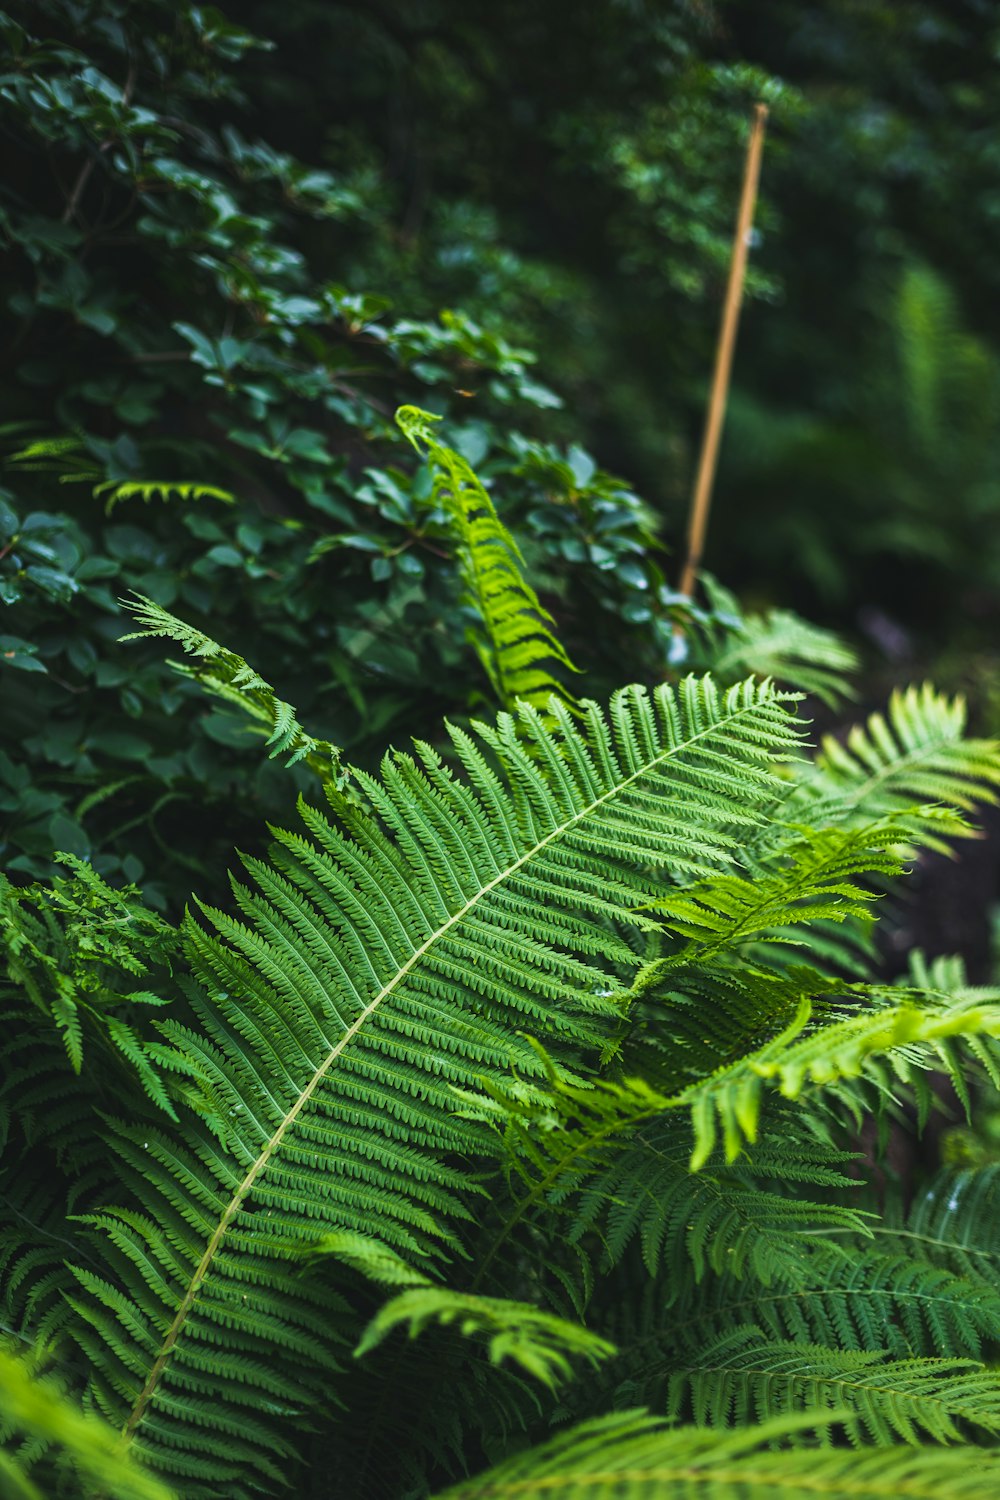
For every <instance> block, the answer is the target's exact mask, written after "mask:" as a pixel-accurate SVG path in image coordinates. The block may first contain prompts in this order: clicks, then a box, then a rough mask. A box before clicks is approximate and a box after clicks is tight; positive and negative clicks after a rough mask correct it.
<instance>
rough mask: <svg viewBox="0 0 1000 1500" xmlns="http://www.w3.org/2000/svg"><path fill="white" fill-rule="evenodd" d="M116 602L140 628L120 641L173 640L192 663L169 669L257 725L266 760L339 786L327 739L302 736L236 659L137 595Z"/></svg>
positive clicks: (266, 686)
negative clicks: (303, 766)
mask: <svg viewBox="0 0 1000 1500" xmlns="http://www.w3.org/2000/svg"><path fill="white" fill-rule="evenodd" d="M121 602H122V604H123V605H124V606H125V608H126V609H128V610H130V611H131V613H132V614H133V615H134V616H135V618H136V620H137V621H138V622H139V625H140V626H141V629H139V630H134V631H131V632H130V633H129V634H128V635H124V636H122V640H125V641H134V640H143V639H146V638H148V637H161V638H165V639H166V640H171V641H175V642H176V643H177V645H179V646H181V647H182V648H183V650H184V652H185V653H186V655H187V656H189V657H190V658H192V661H190V662H185V663H177V662H174V663H172V665H173V666H174V667H175V669H176V670H177V671H178V672H181V673H182V674H183V675H184V676H186V677H190V678H191V679H192V680H193V681H194V682H197V683H199V684H200V685H201V686H202V687H203V688H205V689H206V690H207V691H208V692H210V693H214V694H215V695H216V696H217V697H219V698H222V699H224V700H225V702H227V703H230V704H232V705H234V706H235V707H237V708H239V709H240V710H241V711H242V712H244V713H246V714H248V715H249V716H250V718H251V719H253V720H254V721H255V723H256V725H257V726H258V732H259V733H260V734H263V735H265V736H266V741H265V742H266V744H267V745H268V746H269V747H270V756H271V759H272V760H273V759H274V757H275V756H278V755H284V756H287V757H288V758H287V761H286V764H287V765H289V766H293V765H295V764H296V762H297V761H305V762H306V763H307V764H308V765H309V766H310V767H311V769H312V770H314V771H315V772H316V774H317V775H318V776H319V777H320V778H321V779H322V780H323V781H324V783H328V784H330V785H332V786H336V787H341V786H343V784H344V780H345V773H344V770H343V767H342V765H341V760H340V751H339V749H338V748H337V746H336V745H331V744H330V742H329V740H319V739H315V738H314V737H313V736H312V735H311V734H307V733H306V731H305V730H304V729H303V728H302V725H301V724H300V723H299V721H298V719H297V718H296V715H295V710H294V709H293V708H292V706H291V704H289V703H285V702H284V701H283V700H282V699H281V698H279V697H278V695H277V693H275V691H274V689H273V688H272V687H271V685H270V683H268V682H265V681H264V679H263V677H261V676H260V674H259V673H258V672H255V671H254V669H253V667H251V666H250V665H249V664H248V663H247V662H245V661H244V660H243V657H242V656H238V655H237V653H236V652H235V651H230V650H228V649H227V648H226V647H225V646H220V645H219V643H218V641H213V640H212V638H211V636H207V635H205V634H204V633H203V632H202V631H200V630H196V629H195V628H194V626H193V625H188V624H187V623H186V621H184V620H179V619H177V617H176V615H172V614H170V612H169V611H168V610H165V609H163V608H162V606H161V605H159V604H157V603H156V602H155V601H154V600H152V599H147V598H146V597H145V595H143V594H133V595H132V597H131V598H130V599H123V600H122V601H121Z"/></svg>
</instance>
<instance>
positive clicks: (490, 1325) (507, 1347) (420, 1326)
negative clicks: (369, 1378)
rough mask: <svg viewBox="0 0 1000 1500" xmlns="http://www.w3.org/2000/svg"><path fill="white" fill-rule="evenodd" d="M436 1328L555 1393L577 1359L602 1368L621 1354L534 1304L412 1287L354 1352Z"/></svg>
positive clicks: (390, 1305)
mask: <svg viewBox="0 0 1000 1500" xmlns="http://www.w3.org/2000/svg"><path fill="white" fill-rule="evenodd" d="M433 1324H438V1325H440V1326H442V1327H449V1326H454V1327H455V1329H456V1331H457V1332H458V1333H460V1334H461V1335H462V1336H463V1337H464V1338H471V1337H477V1338H481V1339H483V1340H484V1341H485V1344H486V1348H487V1350H488V1353H489V1358H490V1363H491V1364H494V1365H499V1364H503V1363H504V1361H505V1360H509V1361H510V1362H511V1363H512V1364H514V1365H517V1366H519V1368H520V1369H522V1370H523V1371H524V1372H525V1374H527V1375H531V1376H532V1377H533V1378H534V1379H535V1380H538V1381H541V1383H542V1384H543V1385H546V1386H548V1387H549V1388H550V1389H552V1390H555V1389H556V1387H557V1386H559V1385H561V1384H563V1382H565V1381H566V1380H568V1379H569V1378H570V1376H571V1375H572V1374H573V1364H572V1361H573V1360H582V1361H584V1362H585V1363H587V1364H589V1365H596V1364H598V1363H599V1362H600V1361H601V1360H603V1359H608V1358H609V1357H610V1356H611V1355H612V1354H614V1352H615V1346H614V1344H610V1343H608V1341H607V1339H603V1338H600V1337H599V1336H598V1335H597V1334H596V1333H591V1332H589V1330H588V1329H586V1328H583V1327H581V1325H580V1324H579V1323H571V1322H569V1321H568V1320H567V1319H566V1318H557V1317H553V1315H552V1314H551V1313H547V1312H543V1311H542V1310H541V1309H540V1308H537V1307H532V1305H531V1304H530V1303H528V1302H512V1301H510V1300H508V1299H507V1298H505V1297H478V1296H475V1295H473V1294H472V1293H470V1292H455V1291H450V1290H449V1289H448V1288H446V1287H437V1286H424V1287H410V1288H408V1289H407V1290H406V1291H405V1292H400V1293H399V1295H398V1296H396V1297H393V1298H392V1300H391V1301H390V1302H387V1303H386V1304H385V1306H384V1307H382V1308H380V1309H379V1311H378V1312H377V1313H376V1315H375V1317H374V1318H373V1319H372V1320H371V1322H370V1323H369V1324H368V1327H367V1328H366V1329H365V1331H364V1333H363V1334H362V1337H361V1342H360V1343H359V1344H358V1347H357V1348H356V1349H355V1351H354V1352H355V1354H356V1355H358V1356H361V1355H364V1354H368V1353H369V1352H370V1351H371V1350H372V1349H375V1348H377V1347H378V1345H379V1344H381V1343H382V1341H383V1340H384V1339H385V1338H387V1337H388V1336H389V1334H390V1333H392V1332H393V1330H394V1329H396V1328H400V1327H404V1328H406V1329H407V1331H408V1333H409V1336H410V1338H411V1339H413V1338H417V1337H418V1336H419V1335H420V1334H421V1333H422V1332H423V1331H424V1330H425V1329H426V1328H428V1327H430V1326H431V1325H433Z"/></svg>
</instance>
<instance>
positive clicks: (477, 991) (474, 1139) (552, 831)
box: [77, 680, 797, 1497]
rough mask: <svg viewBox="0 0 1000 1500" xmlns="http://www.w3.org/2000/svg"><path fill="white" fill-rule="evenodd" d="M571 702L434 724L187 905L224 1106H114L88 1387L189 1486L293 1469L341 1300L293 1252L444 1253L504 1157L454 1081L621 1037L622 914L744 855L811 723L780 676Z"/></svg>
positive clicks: (329, 1357)
mask: <svg viewBox="0 0 1000 1500" xmlns="http://www.w3.org/2000/svg"><path fill="white" fill-rule="evenodd" d="M551 711H552V714H553V718H554V720H555V723H556V727H555V728H553V729H550V728H548V727H546V725H545V724H543V722H542V720H541V718H540V716H539V715H538V714H537V713H536V712H535V711H534V710H533V709H532V708H531V707H530V706H529V705H527V704H524V705H522V706H521V707H520V709H519V715H518V719H517V720H516V721H515V720H514V719H513V718H511V717H509V716H506V715H502V716H501V718H500V720H499V722H498V724H497V726H496V727H495V728H494V727H487V726H480V727H479V734H480V743H481V744H484V745H485V747H487V748H488V750H489V751H490V752H492V755H493V761H492V762H491V761H490V760H489V759H488V758H487V756H486V755H485V754H484V753H483V750H482V749H481V748H480V746H478V745H477V744H476V742H475V740H474V739H473V738H472V737H471V736H470V735H468V734H466V733H465V732H464V731H461V730H458V729H455V730H453V731H452V739H453V743H454V747H455V753H456V756H457V758H458V760H459V762H460V763H461V766H462V768H463V770H464V773H465V777H466V778H467V779H466V780H459V779H458V778H457V777H456V776H455V775H453V774H452V773H451V771H450V770H449V769H448V768H446V766H445V765H444V763H443V761H442V760H441V758H440V757H439V756H438V755H437V754H436V753H435V752H433V751H432V750H430V749H429V748H428V747H426V746H419V747H418V756H419V763H418V761H416V760H414V759H412V758H411V757H409V756H406V755H395V756H392V757H388V758H387V759H386V761H385V762H384V764H383V768H382V779H381V781H376V780H375V779H374V778H371V777H368V776H367V775H363V774H362V773H360V772H359V773H357V779H358V783H359V785H360V787H361V790H362V791H363V793H364V794H365V795H366V797H367V799H368V802H369V804H370V807H371V809H372V816H365V817H360V816H354V815H352V814H351V812H350V810H349V809H343V816H344V818H345V820H346V821H345V826H344V829H343V830H340V829H337V828H335V827H333V826H331V825H330V824H329V823H328V822H327V821H326V820H325V819H324V818H323V817H322V816H321V815H320V814H319V813H317V812H315V811H313V810H311V809H309V808H303V817H304V819H305V822H306V825H307V828H308V831H309V835H310V836H309V837H308V838H307V837H303V836H302V835H300V834H291V833H277V834H276V844H275V847H274V850H273V853H272V862H271V863H270V864H268V863H265V862H263V861H260V860H256V859H252V860H251V859H248V860H247V861H246V862H245V863H246V866H247V869H248V872H249V874H250V876H251V878H252V880H253V882H254V885H255V887H256V889H255V890H254V889H251V888H249V887H244V886H242V885H239V884H237V885H236V886H235V896H236V900H237V903H238V905H239V907H240V909H241V912H242V915H243V920H242V921H239V920H236V919H235V918H233V917H232V916H230V915H228V914H226V913H223V912H219V911H213V910H206V913H205V915H206V917H207V920H208V922H209V923H210V924H211V925H212V926H213V927H214V928H215V932H216V935H212V934H210V933H209V932H208V931H206V930H205V928H204V927H203V926H200V925H198V924H196V923H195V922H194V921H193V920H192V921H189V923H188V927H187V943H188V948H189V952H190V954H191V958H192V961H193V963H194V965H195V968H196V970H197V972H198V974H199V975H200V978H201V983H202V985H203V989H202V991H201V992H195V993H192V996H191V1001H190V1004H191V1010H192V1013H193V1015H194V1017H195V1018H196V1022H197V1024H196V1026H195V1027H186V1026H182V1025H181V1024H180V1023H178V1022H166V1023H164V1025H163V1028H162V1029H163V1031H164V1034H165V1037H166V1038H167V1042H168V1043H169V1045H168V1046H165V1047H164V1049H163V1053H162V1058H161V1061H162V1063H163V1065H164V1066H166V1067H168V1068H172V1069H174V1070H175V1071H176V1072H177V1073H178V1074H179V1075H180V1077H181V1079H182V1081H183V1086H184V1089H185V1091H186V1094H187V1097H188V1099H189V1101H190V1103H191V1105H192V1107H193V1108H194V1110H195V1111H196V1113H197V1114H198V1115H200V1116H201V1119H202V1121H203V1123H202V1125H201V1127H200V1128H199V1127H197V1125H191V1126H186V1127H185V1131H184V1135H183V1136H182V1135H181V1134H180V1133H179V1132H175V1133H173V1134H171V1133H169V1132H168V1131H166V1130H157V1131H154V1130H146V1129H144V1128H142V1127H140V1128H136V1127H134V1126H133V1125H131V1124H130V1123H128V1122H122V1123H121V1124H119V1125H118V1126H116V1127H115V1129H114V1134H113V1140H114V1145H115V1149H116V1151H117V1153H118V1157H119V1161H120V1170H121V1173H122V1177H123V1181H124V1182H125V1184H126V1185H127V1187H128V1188H129V1189H130V1190H131V1192H132V1195H133V1202H134V1203H135V1204H136V1205H137V1206H136V1207H128V1206H125V1207H123V1208H121V1209H117V1210H114V1209H109V1210H107V1211H105V1212H104V1213H102V1214H100V1215H98V1216H96V1217H95V1218H94V1219H93V1222H94V1224H95V1226H96V1227H97V1228H99V1229H101V1230H103V1231H104V1233H105V1234H106V1235H107V1236H108V1238H107V1240H106V1241H105V1245H106V1250H105V1253H106V1255H107V1262H108V1272H107V1275H106V1276H104V1277H96V1276H94V1275H93V1274H92V1273H90V1272H88V1271H86V1270H85V1269H83V1268H80V1269H79V1270H78V1271H77V1276H78V1280H79V1282H80V1292H79V1294H78V1297H77V1306H78V1309H79V1314H80V1318H81V1320H82V1322H81V1326H80V1332H79V1334H78V1336H79V1338H80V1340H81V1342H82V1344H83V1346H84V1349H85V1352H86V1353H87V1355H88V1357H89V1358H90V1360H91V1362H92V1364H93V1366H94V1370H95V1379H94V1385H93V1399H94V1400H95V1401H96V1402H97V1404H98V1405H99V1406H100V1407H101V1409H102V1410H104V1411H106V1412H107V1413H108V1414H109V1415H112V1416H113V1417H114V1419H115V1420H117V1421H121V1422H123V1423H124V1427H125V1431H126V1434H127V1436H128V1437H129V1438H132V1439H135V1440H136V1442H137V1444H138V1446H139V1448H140V1450H141V1451H142V1452H143V1453H144V1454H145V1455H147V1457H148V1458H149V1460H150V1462H151V1463H153V1464H154V1465H155V1466H156V1467H158V1468H161V1469H163V1470H165V1471H167V1472H169V1473H172V1474H181V1475H184V1476H186V1477H187V1486H188V1492H189V1493H191V1494H201V1493H206V1492H207V1493H218V1487H219V1486H220V1485H225V1486H227V1488H226V1493H227V1495H232V1496H234V1497H235V1496H237V1495H243V1494H245V1493H248V1492H249V1490H251V1489H252V1488H253V1484H255V1483H256V1482H257V1479H258V1478H259V1476H260V1475H262V1474H264V1475H270V1476H271V1477H272V1478H276V1477H277V1476H279V1475H280V1474H281V1473H282V1472H283V1470H284V1469H285V1468H286V1467H287V1443H288V1440H289V1439H288V1436H287V1434H288V1433H289V1431H290V1430H291V1429H294V1426H295V1424H296V1422H298V1421H301V1420H304V1419H305V1416H306V1414H307V1413H308V1411H309V1410H310V1409H311V1408H312V1407H313V1406H314V1405H315V1403H316V1402H317V1401H318V1400H320V1399H321V1398H322V1396H323V1395H324V1394H325V1393H326V1392H327V1391H328V1390H329V1387H330V1384H331V1377H332V1375H333V1373H334V1367H335V1366H336V1365H337V1363H338V1361H339V1355H338V1345H340V1346H342V1344H341V1341H342V1339H343V1336H344V1335H343V1331H342V1330H343V1324H344V1321H345V1317H346V1316H347V1313H346V1309H345V1308H344V1306H343V1304H342V1302H341V1301H340V1299H339V1298H338V1297H337V1296H336V1295H335V1294H334V1293H333V1292H332V1291H331V1290H330V1288H329V1283H328V1282H326V1281H317V1280H315V1279H312V1278H309V1279H306V1278H304V1277H303V1276H302V1274H301V1272H300V1270H299V1269H298V1266H297V1264H296V1262H295V1260H294V1259H293V1258H290V1256H291V1253H292V1251H294V1250H296V1249H298V1250H301V1249H302V1248H305V1247H308V1246H309V1245H310V1244H311V1243H312V1242H313V1241H314V1240H316V1239H317V1238H318V1237H320V1236H322V1235H323V1234H324V1233H326V1232H329V1231H330V1230H332V1229H337V1228H346V1229H350V1230H353V1231H356V1232H358V1233H362V1234H366V1235H369V1236H372V1237H375V1238H378V1239H380V1240H382V1241H383V1242H385V1243H387V1244H389V1245H390V1246H391V1247H393V1248H394V1249H396V1250H397V1251H398V1252H399V1253H401V1254H403V1255H404V1256H406V1257H408V1258H411V1259H413V1260H414V1261H415V1262H416V1263H419V1264H420V1265H421V1266H422V1268H424V1270H425V1272H426V1274H429V1275H433V1274H434V1271H433V1268H434V1266H435V1264H436V1263H439V1262H440V1260H441V1257H442V1255H444V1254H448V1253H453V1252H454V1248H455V1230H456V1227H457V1226H460V1225H462V1224H463V1222H464V1221H465V1219H466V1218H467V1216H468V1214H469V1211H470V1203H471V1200H472V1197H473V1196H474V1195H475V1192H476V1187H475V1181H474V1179H473V1178H472V1176H471V1173H470V1167H469V1161H470V1159H473V1160H474V1159H475V1157H476V1156H477V1155H479V1156H480V1158H481V1159H483V1160H484V1161H485V1160H488V1159H490V1158H492V1156H493V1150H492V1146H491V1144H490V1142H489V1140H488V1139H487V1137H486V1133H485V1131H484V1130H483V1129H482V1128H481V1127H480V1128H479V1129H478V1130H477V1128H476V1127H475V1126H474V1123H473V1122H471V1121H469V1120H468V1119H465V1120H461V1119H459V1118H458V1116H457V1114H456V1103H457V1101H456V1097H455V1093H454V1089H455V1087H456V1086H457V1087H459V1088H462V1089H465V1090H467V1091H474V1090H476V1089H478V1088H481V1086H482V1085H481V1080H482V1079H484V1078H485V1079H487V1080H492V1081H493V1083H494V1084H495V1086H496V1087H498V1088H502V1087H504V1086H506V1085H507V1084H508V1081H509V1072H508V1070H509V1066H510V1064H511V1063H512V1062H513V1063H514V1064H515V1065H516V1067H517V1069H518V1071H519V1073H520V1075H521V1077H522V1079H530V1078H531V1077H532V1075H536V1076H537V1075H539V1074H540V1073H541V1071H542V1069H541V1065H540V1063H539V1060H538V1057H537V1054H536V1053H535V1051H534V1050H533V1048H532V1047H531V1046H529V1044H528V1043H527V1042H526V1041H525V1040H523V1039H522V1037H521V1035H520V1034H521V1033H523V1032H524V1031H525V1030H527V1031H531V1032H534V1033H535V1034H536V1035H538V1036H539V1037H540V1038H541V1039H542V1040H543V1041H544V1042H545V1044H546V1045H547V1046H549V1047H550V1048H556V1049H557V1056H558V1055H559V1054H560V1053H561V1054H563V1056H564V1058H565V1060H567V1061H569V1062H570V1064H572V1062H573V1059H574V1057H575V1056H578V1055H579V1048H581V1047H587V1046H594V1047H597V1046H601V1045H603V1044H604V1043H606V1042H608V1041H609V1039H611V1038H613V1037H614V1035H615V1033H616V1030H617V1028H618V1025H619V1018H620V1007H619V1005H618V1003H617V1001H616V998H615V995H616V993H617V992H618V991H620V990H621V989H622V988H623V983H622V978H620V977H618V976H627V975H628V974H629V973H631V972H632V971H634V968H635V966H636V964H637V962H638V959H637V957H636V954H635V952H634V949H633V948H632V946H630V945H629V944H628V943H626V942H625V941H623V939H622V938H621V937H619V936H617V935H616V933H615V932H614V930H613V929H612V928H611V926H610V925H609V922H608V920H607V919H608V918H609V917H615V918H618V919H619V920H621V921H624V922H626V923H628V922H631V923H632V924H633V925H634V927H635V928H636V929H638V930H641V929H642V927H643V926H644V925H648V921H649V919H648V918H645V917H643V916H642V914H641V913H640V912H638V911H635V910H630V909H632V908H636V907H638V906H640V905H642V904H646V903H648V901H649V900H650V898H651V896H652V894H653V892H652V889H651V886H655V884H656V883H658V882H659V881H661V880H662V879H663V878H664V877H665V876H666V877H669V876H670V875H671V874H676V875H679V876H683V877H685V878H701V877H703V876H704V875H706V874H708V873H709V872H710V871H712V870H713V869H716V868H719V867H720V866H722V865H724V864H725V863H726V862H727V861H729V860H731V859H732V858H733V857H734V852H735V850H736V849H737V848H738V839H739V833H740V830H741V829H743V828H752V827H753V826H754V825H755V823H756V820H757V817H758V814H757V812H756V808H757V807H758V806H760V805H762V804H763V803H766V801H767V800H768V799H769V798H770V796H771V795H772V793H773V789H774V773H773V769H772V767H773V763H774V759H775V757H776V756H777V757H781V756H783V755H786V754H789V753H791V749H792V747H793V746H794V744H795V743H796V739H797V729H796V726H795V725H794V723H793V721H792V720H791V719H790V717H789V714H788V712H787V709H786V708H785V706H784V703H783V701H782V698H781V695H779V694H777V693H776V692H775V690H774V689H773V688H772V687H770V686H768V685H767V684H754V683H748V684H745V685H743V686H741V687H739V688H737V689H732V690H730V691H729V692H728V693H727V694H725V695H724V696H719V695H718V694H717V693H716V692H715V690H714V688H713V687H712V685H711V684H710V683H709V682H707V681H705V682H696V681H693V680H692V681H688V682H686V683H684V684H682V685H681V687H680V689H679V691H677V692H674V691H673V690H672V689H670V688H668V687H665V686H664V687H661V688H659V689H657V691H656V693H655V694H653V695H647V694H646V693H645V692H643V691H642V690H640V689H628V690H625V691H623V692H621V693H619V694H618V695H616V697H615V698H614V700H613V702H612V705H611V709H610V713H609V715H608V716H607V717H606V716H605V715H604V714H603V713H602V712H601V711H600V710H599V709H598V708H597V707H596V705H593V704H589V705H584V706H583V714H582V719H581V721H580V722H579V723H577V722H575V720H574V718H573V717H572V716H571V715H570V713H569V712H568V710H566V709H565V708H564V707H562V706H561V705H559V704H558V703H553V705H552V710H551ZM458 1153H460V1154H461V1156H462V1158H463V1159H464V1161H465V1166H464V1168H463V1169H460V1168H459V1166H458V1165H457V1162H456V1159H455V1158H456V1154H458ZM348 1321H349V1319H348ZM222 1329H225V1336H224V1338H223V1337H222V1335H221V1332H220V1330H222ZM248 1406H254V1407H261V1411H256V1410H255V1411H253V1412H252V1413H250V1412H248V1410H247V1408H248ZM262 1412H265V1413H267V1414H270V1416H271V1417H273V1418H274V1419H276V1421H275V1422H272V1421H270V1420H266V1419H265V1417H264V1416H262ZM193 1419H194V1420H193ZM275 1425H277V1427H278V1428H279V1429H280V1430H281V1432H282V1433H283V1434H284V1435H278V1434H277V1433H276V1432H275Z"/></svg>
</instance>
